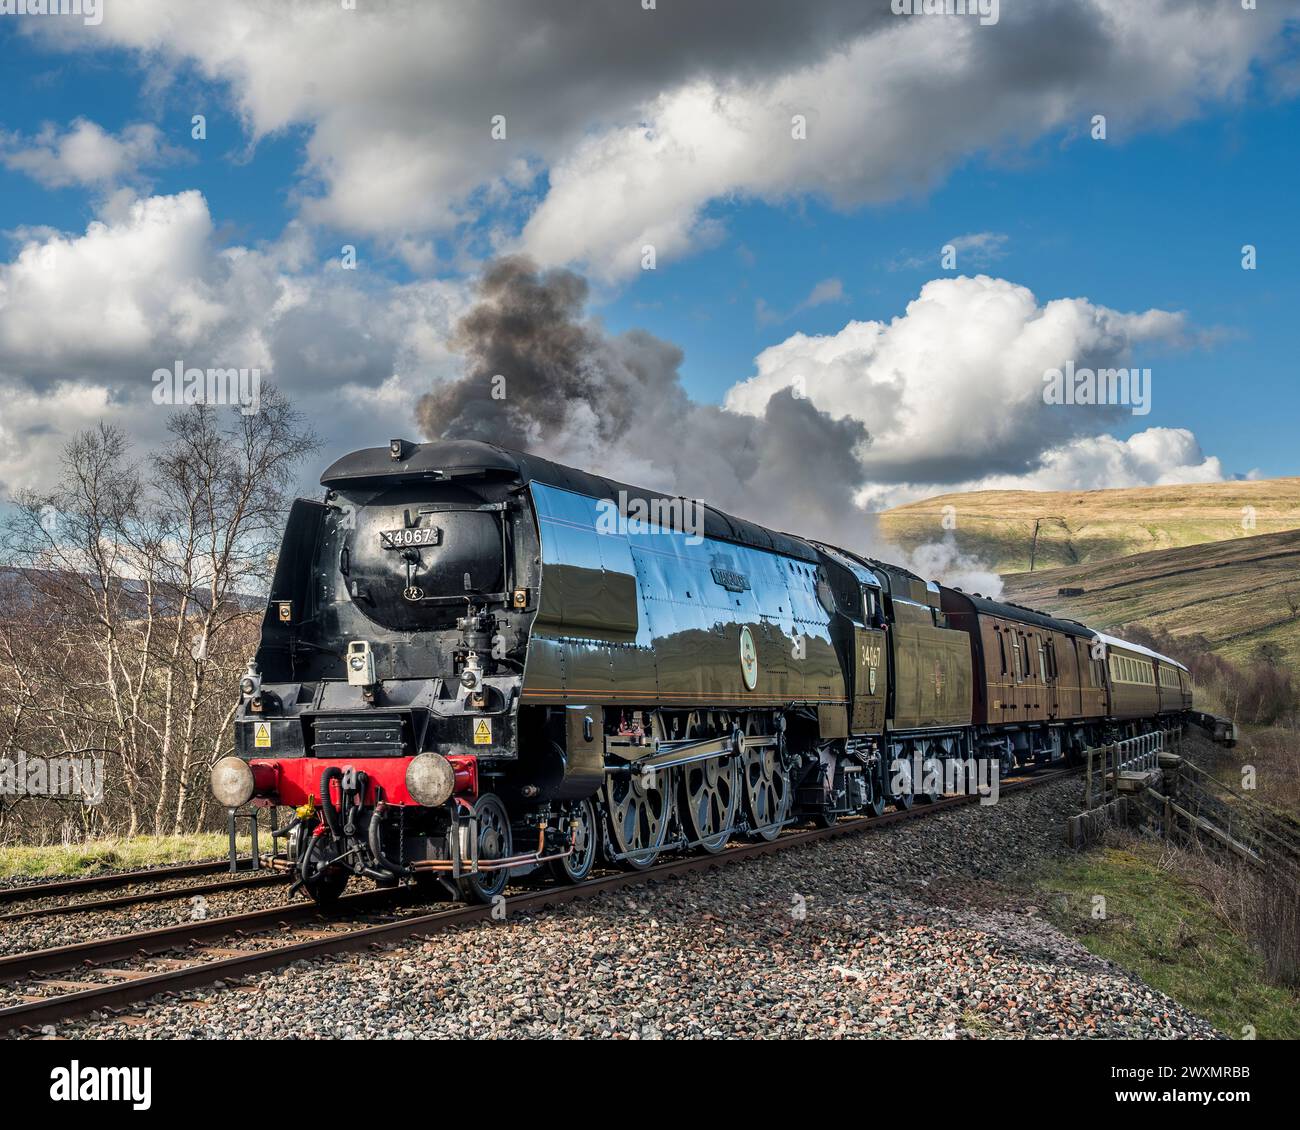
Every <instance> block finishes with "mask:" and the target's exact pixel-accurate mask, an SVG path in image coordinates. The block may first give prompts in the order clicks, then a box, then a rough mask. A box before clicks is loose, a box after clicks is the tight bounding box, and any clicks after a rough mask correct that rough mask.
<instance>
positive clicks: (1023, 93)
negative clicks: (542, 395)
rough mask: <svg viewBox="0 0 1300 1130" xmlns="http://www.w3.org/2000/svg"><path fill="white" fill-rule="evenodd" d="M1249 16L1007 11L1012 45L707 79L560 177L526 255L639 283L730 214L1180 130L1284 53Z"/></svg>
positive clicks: (960, 34) (580, 151)
mask: <svg viewBox="0 0 1300 1130" xmlns="http://www.w3.org/2000/svg"><path fill="white" fill-rule="evenodd" d="M1255 14H1256V13H1252V15H1255ZM1240 16H1241V13H1240V12H1239V11H1237V10H1234V9H1233V7H1232V6H1231V5H1225V6H1216V7H1207V6H1204V5H1180V4H1146V5H1141V6H1139V7H1137V8H1135V7H1133V6H1132V5H1131V4H1129V3H1128V2H1127V0H1092V3H1081V4H1071V5H1068V6H1066V5H1050V4H1049V5H1042V6H1034V7H1026V8H1017V9H1016V10H1014V11H1004V19H1003V20H1002V22H1001V23H1000V24H999V25H998V27H997V28H996V29H994V30H995V31H996V34H989V29H985V28H980V27H979V26H978V24H977V23H975V22H974V21H970V20H956V19H954V20H937V19H935V20H901V21H896V22H895V23H894V25H893V26H889V27H886V28H885V29H884V30H881V31H877V32H875V33H874V34H869V35H864V36H862V37H861V38H859V39H857V40H856V41H853V42H851V43H847V44H845V45H844V46H843V48H842V49H841V50H839V51H836V52H833V53H831V54H829V55H827V56H826V57H824V58H822V59H820V60H818V61H816V62H813V63H810V64H807V65H804V66H802V67H799V68H795V69H791V70H789V71H787V72H785V73H782V74H778V75H776V76H774V77H771V78H765V79H761V80H757V81H752V82H749V83H739V82H729V83H723V82H717V81H714V80H712V79H707V78H705V79H700V80H698V81H696V82H693V83H690V84H687V85H684V86H681V87H678V88H675V89H671V90H666V91H664V92H662V93H661V94H660V95H659V96H658V97H656V98H655V99H654V100H653V101H652V102H651V103H650V104H649V105H648V106H647V107H646V109H645V111H644V113H643V114H642V115H641V117H640V119H639V120H638V121H637V122H635V123H627V124H622V125H619V126H617V127H614V128H610V129H608V130H605V131H603V132H599V131H598V132H593V133H591V134H589V135H588V136H587V137H586V138H585V139H584V140H583V141H582V142H581V143H580V144H579V145H578V146H577V147H576V149H575V150H574V151H573V152H572V153H570V154H569V155H567V156H566V157H564V158H563V159H562V160H561V161H560V162H559V163H558V164H557V165H555V166H554V167H553V168H552V169H551V170H550V191H549V193H548V194H547V196H546V198H545V200H544V201H543V202H542V204H541V205H540V207H539V208H538V209H537V211H536V212H535V213H534V214H533V216H532V217H531V219H530V220H529V222H528V224H527V226H526V227H525V229H524V233H523V238H522V244H523V247H524V249H525V250H527V251H529V252H530V253H532V254H534V255H536V256H537V257H538V258H539V259H540V260H541V261H542V262H543V263H559V262H566V261H576V262H580V263H585V264H587V265H588V266H589V268H590V269H592V270H594V271H595V272H597V273H599V274H604V275H610V276H619V275H627V274H631V273H632V272H634V271H635V270H636V269H637V266H638V263H639V258H640V248H641V246H642V245H643V244H653V245H654V246H655V247H656V249H657V251H658V254H659V257H660V258H661V259H663V258H665V257H671V256H674V255H682V254H686V253H688V252H690V251H691V250H693V249H694V248H695V247H696V244H697V240H698V230H699V226H700V224H701V223H702V222H704V221H705V219H706V215H705V208H706V206H707V205H708V203H709V202H710V201H712V200H715V199H719V198H725V197H732V196H737V195H741V196H747V197H751V198H757V199H760V200H765V201H769V202H774V203H775V202H781V201H783V200H785V199H787V198H789V197H790V196H792V195H794V194H796V193H815V194H818V195H821V196H823V197H824V198H826V199H828V200H829V201H831V202H832V203H834V204H837V205H840V206H850V205H856V204H861V203H870V202H876V203H879V202H883V201H888V200H893V199H897V198H899V197H901V196H904V195H907V194H910V193H912V192H916V191H925V190H926V189H928V188H929V187H930V186H932V185H933V184H934V183H935V182H936V180H938V179H939V178H941V177H942V176H944V175H945V174H946V173H947V171H948V170H949V169H950V168H951V167H952V166H953V165H954V164H955V163H956V162H957V161H959V160H960V159H961V158H962V157H964V156H965V155H967V154H971V153H977V152H981V151H988V150H995V149H997V148H998V147H1000V146H1004V145H1009V144H1024V143H1028V142H1031V141H1033V140H1034V139H1036V138H1038V137H1040V136H1042V135H1044V134H1046V133H1049V132H1052V131H1057V130H1062V129H1070V128H1077V127H1078V125H1079V124H1080V123H1082V122H1085V121H1086V120H1087V117H1086V115H1090V114H1092V113H1094V112H1106V113H1108V114H1109V116H1110V118H1111V129H1112V132H1114V131H1116V129H1117V127H1119V126H1120V125H1121V124H1122V125H1124V126H1127V127H1129V128H1136V127H1138V126H1140V125H1142V124H1144V123H1146V122H1148V121H1151V120H1155V121H1159V122H1162V123H1163V122H1170V121H1177V120H1180V119H1182V118H1184V117H1187V116H1189V115H1191V114H1193V113H1195V112H1196V111H1197V109H1198V107H1199V105H1200V104H1201V102H1202V101H1203V100H1207V99H1210V98H1223V97H1229V96H1231V95H1232V94H1233V93H1234V92H1235V91H1237V90H1238V89H1239V87H1240V84H1241V83H1243V82H1244V81H1245V80H1246V78H1247V76H1248V74H1249V68H1250V66H1251V62H1252V60H1253V59H1254V58H1255V57H1256V55H1257V54H1258V53H1260V52H1262V51H1266V50H1268V43H1269V38H1270V37H1271V36H1272V35H1273V33H1274V31H1275V30H1276V28H1277V26H1278V25H1277V24H1276V23H1270V24H1267V25H1266V24H1265V23H1262V22H1258V21H1254V20H1251V19H1245V20H1243V19H1241V18H1240ZM1053 36H1059V37H1062V38H1061V39H1058V40H1055V41H1054V40H1053V38H1052V37H1053ZM1067 43H1068V44H1069V46H1068V47H1067V46H1066V44H1067ZM1031 60H1032V61H1031ZM795 115H801V116H803V118H805V119H806V122H807V130H806V137H805V138H803V139H796V138H795V137H794V136H792V125H791V122H792V119H793V117H794V116H795ZM985 250H987V248H985Z"/></svg>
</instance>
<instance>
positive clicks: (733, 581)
mask: <svg viewBox="0 0 1300 1130" xmlns="http://www.w3.org/2000/svg"><path fill="white" fill-rule="evenodd" d="M709 571H710V572H711V573H712V574H713V580H714V581H715V582H716V583H717V584H719V585H721V586H722V587H723V588H724V589H726V590H727V591H728V592H748V591H749V578H748V577H747V576H745V574H744V573H739V572H737V571H736V570H735V569H725V568H723V567H722V566H720V565H715V566H714V567H713V568H712V569H711V570H709Z"/></svg>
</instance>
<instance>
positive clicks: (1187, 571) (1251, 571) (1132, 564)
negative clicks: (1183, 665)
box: [1003, 480, 1300, 667]
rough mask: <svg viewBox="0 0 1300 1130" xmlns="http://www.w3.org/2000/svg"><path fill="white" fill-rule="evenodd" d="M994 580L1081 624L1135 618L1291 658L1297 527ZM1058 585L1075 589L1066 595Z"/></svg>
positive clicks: (1297, 655)
mask: <svg viewBox="0 0 1300 1130" xmlns="http://www.w3.org/2000/svg"><path fill="white" fill-rule="evenodd" d="M1286 481H1291V482H1294V481H1296V480H1286ZM1003 582H1004V583H1005V589H1004V591H1003V597H1004V599H1007V600H1013V601H1015V602H1016V603H1017V604H1025V605H1028V606H1029V607H1031V608H1041V609H1043V610H1045V611H1049V612H1056V613H1058V614H1060V615H1064V616H1070V617H1073V618H1074V619H1077V620H1082V621H1083V622H1084V623H1086V624H1088V625H1089V626H1090V627H1096V628H1102V629H1107V628H1117V627H1119V626H1120V625H1123V624H1128V623H1133V622H1141V623H1142V624H1143V625H1145V626H1146V627H1148V628H1157V627H1158V628H1163V629H1165V630H1166V631H1168V632H1171V633H1172V634H1174V635H1192V634H1200V635H1203V636H1205V637H1206V638H1207V639H1208V640H1209V641H1210V643H1211V645H1212V646H1213V647H1214V650H1215V651H1216V652H1218V653H1219V654H1221V655H1223V656H1224V657H1225V658H1227V659H1231V660H1233V661H1236V662H1240V661H1242V660H1246V659H1250V658H1251V656H1252V654H1253V653H1254V652H1255V651H1256V650H1257V649H1258V648H1259V647H1260V645H1261V644H1268V645H1272V646H1273V647H1275V648H1277V649H1278V651H1279V652H1280V654H1281V655H1282V656H1283V657H1284V658H1285V660H1286V662H1287V665H1289V666H1292V667H1296V666H1300V530H1289V531H1285V532H1283V533H1274V534H1262V535H1259V536H1255V537H1240V538H1232V539H1230V540H1227V541H1218V542H1210V543H1208V544H1205V545H1197V546H1189V547H1184V548H1180V549H1166V550H1159V551H1156V552H1152V553H1139V554H1134V555H1130V556H1125V557H1116V558H1111V559H1108V560H1101V561H1093V562H1089V563H1087V564H1084V565H1075V566H1067V567H1065V568H1058V569H1043V570H1038V569H1035V570H1034V572H1033V573H1018V574H1017V573H1013V574H1009V575H1004V576H1003ZM1061 589H1082V590H1083V592H1082V593H1081V594H1079V595H1074V596H1068V597H1067V596H1061V595H1059V590H1061Z"/></svg>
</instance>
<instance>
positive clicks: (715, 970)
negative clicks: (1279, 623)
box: [58, 781, 1216, 1039]
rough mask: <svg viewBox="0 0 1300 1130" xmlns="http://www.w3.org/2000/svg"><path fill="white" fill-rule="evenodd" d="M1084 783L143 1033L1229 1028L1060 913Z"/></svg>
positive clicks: (127, 1030) (375, 958) (165, 1020)
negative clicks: (1050, 896)
mask: <svg viewBox="0 0 1300 1130" xmlns="http://www.w3.org/2000/svg"><path fill="white" fill-rule="evenodd" d="M1078 788H1079V784H1078V782H1077V781H1066V782H1059V783H1056V784H1052V785H1048V786H1045V787H1043V788H1041V789H1037V790H1034V791H1032V792H1029V793H1025V794H1018V795H1011V796H1007V797H1005V798H1004V799H1003V800H1002V802H1001V803H999V804H998V805H995V806H991V807H982V808H976V807H974V806H971V807H967V808H964V809H958V810H956V811H954V812H950V813H944V814H941V815H937V816H934V817H930V818H927V819H923V820H918V821H914V822H907V823H904V824H902V825H899V826H896V827H892V828H881V829H878V830H876V831H873V832H870V833H867V834H865V835H861V836H850V837H846V838H844V839H842V840H837V841H834V842H830V843H825V844H821V845H818V846H816V847H813V848H809V849H801V850H794V851H789V852H784V853H781V854H779V855H776V856H771V857H767V858H763V859H760V860H757V861H753V862H751V863H748V864H742V865H739V866H736V867H732V868H728V869H726V870H723V871H719V872H712V873H708V874H701V875H694V876H689V877H686V878H682V879H675V880H671V881H669V882H666V883H661V884H656V885H653V886H646V887H643V888H636V889H633V890H631V891H624V892H619V893H616V894H610V895H606V896H602V897H601V898H599V899H594V900H591V901H586V902H581V903H575V904H570V905H568V906H566V907H563V908H560V909H557V910H554V911H547V912H545V913H542V914H538V915H527V916H525V915H520V916H516V917H513V918H511V919H508V920H507V921H505V922H498V923H484V924H482V925H476V926H472V927H465V928H463V929H461V930H457V931H455V932H452V933H447V934H442V935H439V936H437V937H435V938H432V939H430V940H428V941H426V942H423V943H410V944H403V945H400V946H397V947H395V948H392V949H389V950H387V951H384V952H382V953H371V954H367V955H364V956H361V955H349V956H347V957H341V958H337V959H329V960H324V961H320V962H312V963H305V962H303V963H298V965H296V966H294V967H291V968H288V969H284V970H280V971H278V972H275V973H268V974H265V975H260V976H257V977H253V978H249V979H248V981H247V984H246V985H245V986H244V989H245V990H246V991H217V990H216V989H211V990H203V991H196V992H194V993H190V994H187V996H186V997H184V998H180V997H173V998H169V999H167V1000H165V1001H163V1002H160V1003H154V1004H152V1005H149V1006H148V1007H147V1008H146V1007H145V1006H140V1007H139V1008H138V1009H137V1010H136V1011H137V1012H139V1013H140V1014H141V1015H142V1016H143V1017H144V1019H143V1020H142V1021H141V1020H137V1021H135V1022H133V1023H126V1022H124V1021H122V1020H112V1019H101V1020H92V1021H86V1022H78V1023H69V1024H66V1025H60V1026H59V1028H58V1034H59V1035H61V1036H88V1037H117V1036H126V1037H132V1038H176V1037H200V1038H211V1039H231V1038H237V1037H242V1036H248V1037H277V1036H279V1037H284V1036H290V1035H292V1036H294V1037H297V1038H302V1037H304V1036H319V1037H362V1038H375V1037H393V1038H401V1039H412V1038H421V1039H424V1038H445V1037H461V1036H466V1035H469V1036H508V1037H547V1036H567V1037H582V1036H613V1037H623V1038H632V1039H638V1038H654V1037H683V1036H685V1037H691V1036H712V1037H736V1038H755V1037H804V1036H817V1037H861V1036H877V1037H930V1038H944V1037H947V1038H970V1037H987V1036H1005V1037H1076V1036H1096V1037H1110V1038H1176V1037H1213V1036H1215V1035H1216V1033H1215V1031H1214V1029H1213V1028H1212V1027H1211V1026H1210V1025H1209V1024H1207V1023H1206V1022H1205V1021H1203V1020H1200V1019H1199V1018H1197V1017H1195V1016H1193V1015H1191V1014H1189V1013H1188V1012H1186V1011H1185V1010H1183V1009H1182V1008H1180V1007H1179V1006H1178V1005H1177V1004H1175V1003H1174V1002H1173V1001H1171V1000H1170V999H1168V998H1167V997H1164V996H1162V995H1161V994H1159V993H1157V992H1156V991H1154V990H1153V989H1150V988H1149V987H1147V986H1146V985H1145V984H1144V983H1142V982H1141V981H1140V980H1138V979H1137V978H1136V977H1134V976H1133V975H1131V974H1129V973H1127V972H1125V971H1124V970H1122V969H1120V968H1118V967H1117V966H1114V965H1112V964H1110V963H1109V962H1106V961H1104V960H1102V959H1100V958H1097V957H1094V956H1092V955H1091V954H1089V953H1088V952H1087V951H1086V950H1084V949H1083V948H1082V947H1081V946H1079V945H1078V944H1077V943H1076V942H1074V941H1073V940H1071V939H1070V938H1068V937H1066V936H1065V935H1063V934H1062V933H1060V932H1059V931H1057V930H1056V929H1054V928H1053V927H1052V926H1051V925H1050V924H1048V923H1047V922H1046V921H1044V920H1043V919H1042V918H1041V917H1040V916H1039V913H1038V911H1039V909H1040V908H1038V907H1036V906H1035V905H1034V904H1033V898H1032V896H1029V895H1027V894H1025V893H1024V892H1025V891H1027V890H1028V889H1029V888H1028V887H1026V886H1018V885H1017V883H1016V880H1017V879H1018V878H1019V877H1020V876H1021V874H1022V872H1023V871H1024V870H1025V869H1026V868H1032V866H1033V864H1034V862H1035V861H1036V860H1038V859H1039V858H1041V857H1042V856H1043V855H1044V854H1048V853H1050V854H1055V853H1058V852H1060V851H1061V850H1062V848H1061V846H1060V845H1061V840H1062V826H1063V822H1064V819H1065V817H1066V815H1068V814H1069V813H1070V812H1072V811H1075V810H1076V809H1075V805H1076V803H1077V790H1078Z"/></svg>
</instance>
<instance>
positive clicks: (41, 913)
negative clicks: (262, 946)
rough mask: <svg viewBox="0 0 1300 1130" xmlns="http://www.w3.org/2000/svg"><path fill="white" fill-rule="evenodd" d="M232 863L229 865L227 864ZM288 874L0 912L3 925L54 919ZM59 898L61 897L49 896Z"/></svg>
mask: <svg viewBox="0 0 1300 1130" xmlns="http://www.w3.org/2000/svg"><path fill="white" fill-rule="evenodd" d="M224 866H228V864H223V867H224ZM286 882H288V876H287V875H285V874H284V873H283V872H269V871H262V872H251V873H249V874H248V875H247V877H246V878H242V879H219V880H216V881H214V882H211V883H192V884H190V885H188V886H183V887H163V888H161V889H158V890H153V891H134V892H132V893H130V894H125V895H114V896H112V897H110V898H104V899H86V900H83V901H80V902H69V903H56V904H54V905H52V906H31V907H26V908H24V909H20V910H10V911H6V912H5V913H4V914H0V927H3V926H4V924H5V923H6V922H20V921H26V920H28V919H32V918H50V917H54V916H56V915H63V914H82V913H85V912H86V911H95V910H113V909H116V908H117V907H123V906H135V905H136V904H139V903H147V902H166V901H167V900H168V899H180V898H193V897H195V896H196V895H212V894H221V893H224V892H229V891H239V890H245V889H252V888H255V887H264V886H268V885H270V884H273V883H286ZM47 897H57V896H47Z"/></svg>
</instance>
